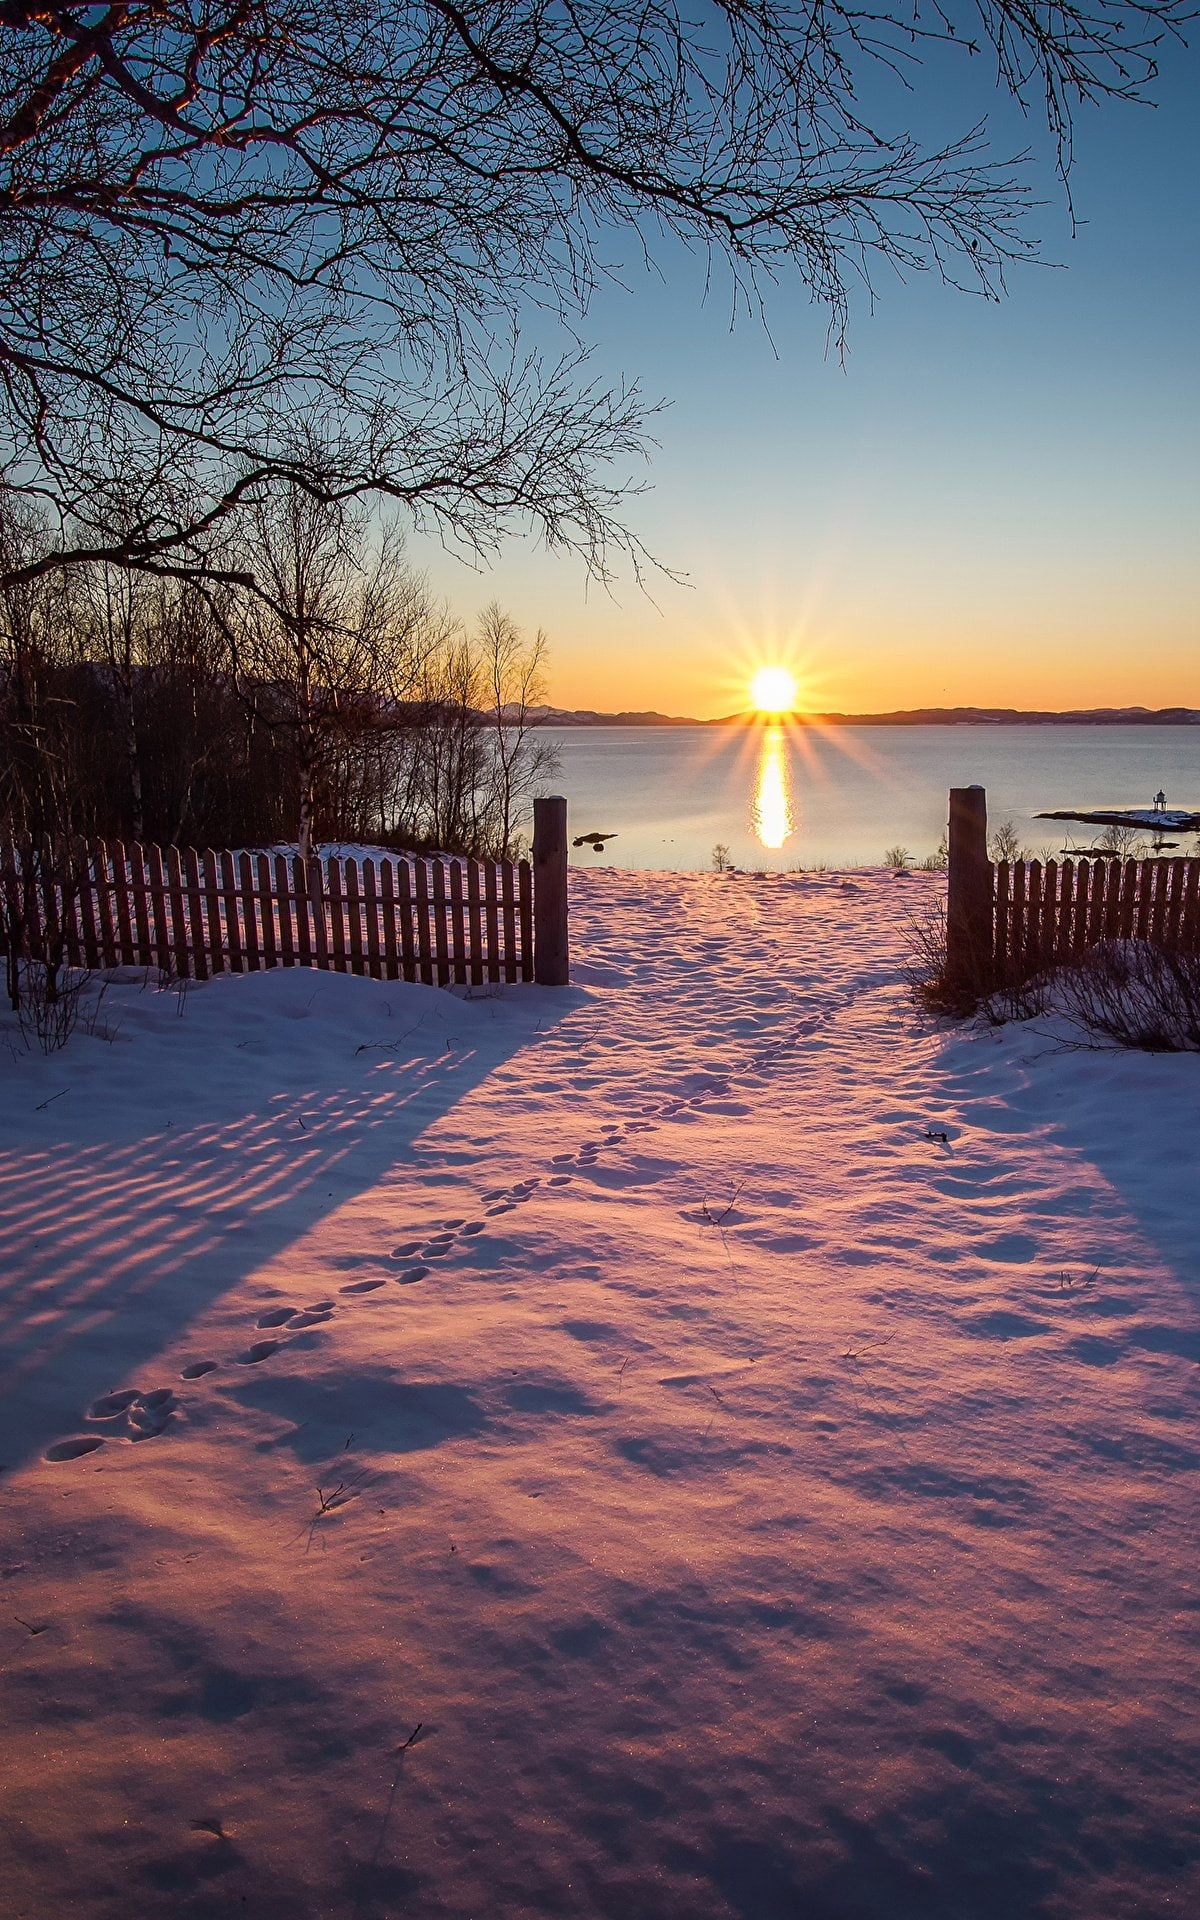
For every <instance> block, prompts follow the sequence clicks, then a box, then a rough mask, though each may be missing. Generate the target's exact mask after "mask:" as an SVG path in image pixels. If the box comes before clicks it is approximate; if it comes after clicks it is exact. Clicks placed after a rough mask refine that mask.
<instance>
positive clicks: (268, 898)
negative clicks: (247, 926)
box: [254, 853, 279, 967]
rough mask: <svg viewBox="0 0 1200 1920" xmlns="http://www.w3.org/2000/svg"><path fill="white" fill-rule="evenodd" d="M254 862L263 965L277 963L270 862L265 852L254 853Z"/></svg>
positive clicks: (270, 965)
mask: <svg viewBox="0 0 1200 1920" xmlns="http://www.w3.org/2000/svg"><path fill="white" fill-rule="evenodd" d="M254 864H255V867H256V868H257V870H258V900H259V913H260V915H261V919H262V950H263V965H264V967H274V966H276V965H277V964H278V956H279V941H278V938H277V936H276V931H275V893H274V889H273V887H272V886H271V862H270V860H269V859H268V858H267V856H266V854H265V853H259V854H256V855H255V857H254Z"/></svg>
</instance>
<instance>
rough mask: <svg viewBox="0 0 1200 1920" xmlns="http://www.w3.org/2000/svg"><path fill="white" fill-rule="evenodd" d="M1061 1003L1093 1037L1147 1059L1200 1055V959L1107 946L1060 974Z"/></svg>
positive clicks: (1135, 946)
mask: <svg viewBox="0 0 1200 1920" xmlns="http://www.w3.org/2000/svg"><path fill="white" fill-rule="evenodd" d="M1056 999H1057V1001H1058V1004H1059V1005H1060V1006H1061V1008H1062V1010H1063V1012H1064V1013H1065V1014H1066V1015H1067V1018H1068V1019H1069V1020H1071V1021H1072V1022H1073V1023H1074V1024H1075V1025H1076V1026H1078V1027H1080V1028H1082V1030H1083V1031H1084V1032H1085V1033H1087V1034H1089V1035H1098V1036H1101V1037H1103V1038H1104V1039H1106V1040H1111V1041H1112V1042H1114V1044H1115V1045H1117V1046H1119V1047H1135V1048H1138V1049H1140V1050H1142V1051H1143V1052H1147V1053H1200V954H1196V953H1181V952H1179V951H1177V950H1176V949H1174V948H1171V947H1163V946H1158V945H1156V944H1155V943H1154V942H1153V941H1150V940H1106V941H1103V942H1101V943H1100V944H1099V945H1098V946H1095V947H1092V948H1090V949H1089V950H1088V952H1087V953H1085V954H1083V955H1082V956H1081V957H1080V959H1079V960H1078V961H1076V962H1075V963H1074V964H1073V965H1071V966H1069V967H1064V968H1062V969H1061V970H1060V971H1059V974H1058V977H1057V983H1056Z"/></svg>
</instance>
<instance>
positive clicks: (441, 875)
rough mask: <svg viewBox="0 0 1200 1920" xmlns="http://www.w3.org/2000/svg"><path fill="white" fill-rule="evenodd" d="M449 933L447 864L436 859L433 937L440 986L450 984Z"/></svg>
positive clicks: (434, 863) (434, 868) (434, 869)
mask: <svg viewBox="0 0 1200 1920" xmlns="http://www.w3.org/2000/svg"><path fill="white" fill-rule="evenodd" d="M447 933H448V926H447V918H446V864H445V862H444V861H443V860H438V859H435V860H434V861H433V938H434V945H435V948H436V951H437V983H438V986H439V987H448V986H449V985H450V943H449V940H448V938H447Z"/></svg>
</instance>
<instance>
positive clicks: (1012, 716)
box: [531, 707, 1200, 727]
mask: <svg viewBox="0 0 1200 1920" xmlns="http://www.w3.org/2000/svg"><path fill="white" fill-rule="evenodd" d="M531 718H532V719H533V720H534V721H535V722H536V723H537V724H538V725H540V726H546V727H741V726H746V725H747V724H748V723H749V722H751V721H756V720H759V719H761V718H762V716H761V715H760V714H755V713H729V714H724V715H723V716H722V717H721V718H720V719H719V720H693V719H687V718H683V717H681V716H679V715H677V714H670V713H655V712H636V713H629V712H626V713H598V712H596V711H595V710H594V709H593V708H591V707H535V708H534V709H533V712H532V715H531ZM789 718H790V719H791V721H792V722H793V724H795V725H798V726H822V727H1131V726H1139V727H1195V726H1200V707H1074V708H1070V709H1068V710H1067V711H1066V712H1063V713H1050V712H1044V711H1042V710H1041V709H1038V708H1030V709H1024V708H1021V707H909V708H904V709H901V710H900V711H897V712H895V713H798V714H792V715H790V716H789Z"/></svg>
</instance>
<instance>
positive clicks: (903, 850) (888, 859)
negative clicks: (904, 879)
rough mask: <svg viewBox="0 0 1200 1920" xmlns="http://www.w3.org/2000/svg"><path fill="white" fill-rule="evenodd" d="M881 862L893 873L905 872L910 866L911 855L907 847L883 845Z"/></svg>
mask: <svg viewBox="0 0 1200 1920" xmlns="http://www.w3.org/2000/svg"><path fill="white" fill-rule="evenodd" d="M883 864H884V866H885V867H890V868H891V869H892V872H893V873H905V872H907V870H908V868H909V867H911V866H912V855H911V853H910V852H909V850H908V848H907V847H885V848H884V853H883Z"/></svg>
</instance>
